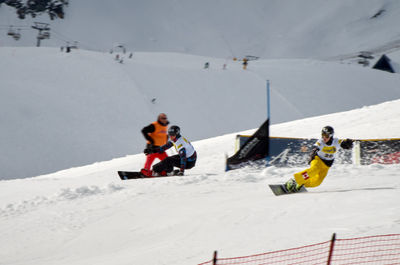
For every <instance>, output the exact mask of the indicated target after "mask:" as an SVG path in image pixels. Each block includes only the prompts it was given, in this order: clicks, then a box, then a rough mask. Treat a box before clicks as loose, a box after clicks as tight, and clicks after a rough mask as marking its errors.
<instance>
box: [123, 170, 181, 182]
mask: <svg viewBox="0 0 400 265" xmlns="http://www.w3.org/2000/svg"><path fill="white" fill-rule="evenodd" d="M178 172H179V170H174V171H172V172H171V173H170V174H168V175H167V176H145V175H143V174H142V173H140V171H118V175H119V177H120V178H121V179H122V180H128V179H143V178H164V177H172V176H177V174H178Z"/></svg>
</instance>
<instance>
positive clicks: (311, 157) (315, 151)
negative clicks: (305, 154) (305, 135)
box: [308, 148, 318, 165]
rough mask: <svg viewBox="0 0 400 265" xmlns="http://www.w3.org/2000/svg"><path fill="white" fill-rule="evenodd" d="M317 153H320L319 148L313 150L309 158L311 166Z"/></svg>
mask: <svg viewBox="0 0 400 265" xmlns="http://www.w3.org/2000/svg"><path fill="white" fill-rule="evenodd" d="M317 153H318V148H314V149H313V150H312V152H311V154H310V157H309V158H308V164H309V165H310V164H311V161H313V160H314V158H315V156H316V155H317Z"/></svg>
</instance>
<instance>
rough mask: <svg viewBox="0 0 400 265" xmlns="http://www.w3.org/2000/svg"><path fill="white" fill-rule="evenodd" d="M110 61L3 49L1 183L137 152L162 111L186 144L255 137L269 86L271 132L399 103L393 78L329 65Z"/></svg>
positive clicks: (79, 53) (138, 57) (151, 58)
mask: <svg viewBox="0 0 400 265" xmlns="http://www.w3.org/2000/svg"><path fill="white" fill-rule="evenodd" d="M121 55H122V54H121ZM114 56H115V54H113V55H111V54H109V53H99V52H90V51H84V50H73V51H72V53H70V54H66V53H61V52H60V51H59V50H58V49H55V48H40V49H37V48H0V57H1V60H0V69H2V70H1V71H0V79H1V90H0V93H1V96H0V121H1V122H2V124H5V125H6V126H4V127H2V130H0V146H1V151H0V152H1V154H2V156H1V159H0V167H1V168H2V169H3V170H2V172H1V173H0V179H11V178H24V177H32V176H37V175H42V174H47V173H52V172H55V171H58V170H62V169H67V168H70V167H75V166H83V165H86V164H91V163H94V162H100V161H106V160H110V159H113V158H117V157H122V156H125V155H128V154H137V153H139V152H142V151H143V148H144V145H145V141H144V138H143V135H142V134H141V133H140V131H141V129H142V128H143V127H144V126H146V125H148V124H149V123H151V122H152V121H154V120H155V119H156V117H157V115H158V113H160V112H165V113H167V115H168V117H169V119H170V122H171V125H172V124H177V125H179V126H180V127H181V128H182V130H183V132H184V133H185V134H186V135H187V137H188V138H189V139H191V140H192V141H194V140H201V139H206V138H209V137H214V136H218V135H222V134H226V133H232V132H238V131H242V130H247V129H252V128H257V127H258V126H259V125H260V124H261V123H262V122H263V121H264V120H265V117H266V115H267V107H266V80H270V84H271V121H272V123H273V124H276V123H281V122H285V121H293V120H297V119H301V118H306V117H312V116H317V115H322V114H329V113H334V112H338V111H346V110H350V109H354V108H360V107H363V106H368V105H373V104H378V103H381V102H385V101H388V100H394V99H399V98H400V90H399V84H400V74H390V73H387V72H383V71H377V70H373V69H370V68H364V67H360V66H358V65H351V64H350V65H349V64H346V63H340V62H335V61H329V62H327V61H318V60H308V59H307V60H299V59H297V60H289V59H285V60H259V61H251V62H250V63H249V65H248V69H247V70H243V69H242V65H241V62H237V61H236V62H235V61H233V60H229V61H227V60H224V59H216V58H210V57H202V56H193V55H185V54H176V53H135V55H134V57H133V58H132V59H129V58H126V55H125V58H124V63H123V64H121V63H118V62H116V61H115V60H114ZM205 62H210V68H209V69H203V66H204V63H205ZM223 64H227V69H226V70H223V68H222V67H223ZM153 99H154V102H153V101H152V100H153ZM302 127H304V125H303V126H302ZM297 129H299V130H300V129H301V127H298V128H297ZM292 136H296V132H294V133H293V135H292Z"/></svg>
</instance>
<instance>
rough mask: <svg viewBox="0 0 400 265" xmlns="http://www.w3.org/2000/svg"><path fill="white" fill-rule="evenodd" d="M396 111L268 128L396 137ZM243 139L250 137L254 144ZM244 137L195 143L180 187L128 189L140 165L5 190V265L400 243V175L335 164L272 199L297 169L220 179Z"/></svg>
mask: <svg viewBox="0 0 400 265" xmlns="http://www.w3.org/2000/svg"><path fill="white" fill-rule="evenodd" d="M399 117H400V100H395V101H390V102H385V103H383V104H379V105H375V106H368V107H364V108H361V109H356V110H353V111H348V112H342V113H335V114H332V115H326V116H320V117H313V118H309V119H304V120H298V121H293V122H288V123H283V124H276V125H273V126H272V127H271V134H272V135H281V136H292V135H293V134H295V135H296V136H301V137H318V136H319V131H320V129H321V127H322V126H324V125H327V124H331V125H332V126H334V127H335V129H336V132H337V136H339V137H353V138H386V137H395V136H399V135H400V119H399ZM251 132H252V131H245V132H244V133H251ZM235 135H236V134H228V135H223V136H219V137H215V138H210V139H207V140H201V141H195V142H194V143H193V144H194V146H195V147H196V149H197V151H198V157H199V159H198V163H197V166H196V167H195V168H193V169H192V170H188V171H187V175H186V176H184V177H170V178H164V179H162V178H158V179H141V180H131V181H121V180H119V178H118V175H117V174H116V171H117V170H133V169H137V168H139V167H141V166H142V164H143V163H144V155H143V154H138V155H132V156H126V157H123V158H119V159H114V160H111V161H107V162H101V163H95V164H92V165H88V166H84V167H78V168H71V169H68V170H64V171H60V172H57V173H54V174H50V175H44V176H39V177H35V178H28V179H18V180H8V181H0V227H1V237H0V244H1V246H2V247H1V248H0V264H7V265H16V264H18V265H20V264H30V265H35V264H38V265H39V264H40V265H47V264H48V265H63V264H65V265H67V264H76V265H79V264H82V265H83V264H99V265H103V264H104V265H105V264H114V265H122V264H126V265H128V264H178V265H180V264H182V265H186V264H198V263H200V262H203V261H206V260H209V259H210V258H211V255H212V253H213V251H214V250H218V251H219V255H220V256H221V257H232V256H242V255H251V254H255V253H262V252H266V251H272V250H279V249H285V248H290V247H297V246H301V245H305V244H311V243H317V242H322V241H326V240H329V238H330V236H331V235H332V233H334V232H336V233H337V234H338V237H340V238H348V237H358V236H366V235H379V234H388V233H400V219H399V216H400V207H399V203H398V202H399V200H400V192H399V191H400V184H399V181H398V172H399V170H400V166H399V165H378V164H375V165H370V166H355V165H339V164H335V165H334V166H333V167H332V169H331V170H330V172H329V175H328V177H327V178H326V179H325V181H324V182H323V183H322V185H321V186H320V187H317V188H310V189H309V192H308V193H306V194H294V195H290V196H281V197H276V196H274V195H273V194H272V192H271V191H270V190H269V189H268V187H267V184H270V183H279V182H283V181H285V180H287V179H288V178H290V177H291V175H292V174H293V173H294V172H296V171H298V170H300V169H301V168H276V167H268V168H265V169H258V170H257V169H252V168H244V169H240V170H234V171H229V172H224V156H225V153H228V154H230V155H231V154H233V149H234V139H235Z"/></svg>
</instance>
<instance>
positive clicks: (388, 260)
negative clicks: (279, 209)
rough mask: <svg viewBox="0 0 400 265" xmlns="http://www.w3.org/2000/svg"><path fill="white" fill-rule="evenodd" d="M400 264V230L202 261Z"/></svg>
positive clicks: (226, 264) (218, 264)
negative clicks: (395, 232)
mask: <svg viewBox="0 0 400 265" xmlns="http://www.w3.org/2000/svg"><path fill="white" fill-rule="evenodd" d="M233 264H235V265H238V264H245V265H266V264H285V265H289V264H290V265H299V264H310V265H318V264H327V265H353V264H390V265H394V264H400V234H392V235H380V236H368V237H359V238H351V239H337V238H336V234H333V236H332V240H330V241H327V242H322V243H318V244H313V245H308V246H303V247H298V248H291V249H286V250H279V251H273V252H267V253H262V254H256V255H251V256H245V257H236V258H218V257H217V252H216V251H215V252H214V258H213V259H212V260H210V261H207V262H204V263H201V264H199V265H233Z"/></svg>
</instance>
